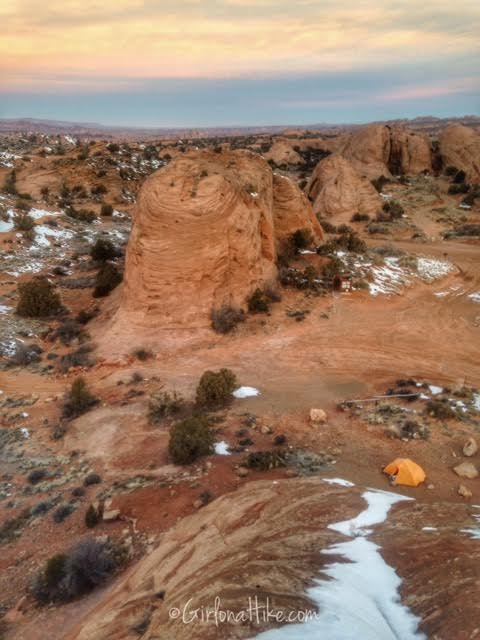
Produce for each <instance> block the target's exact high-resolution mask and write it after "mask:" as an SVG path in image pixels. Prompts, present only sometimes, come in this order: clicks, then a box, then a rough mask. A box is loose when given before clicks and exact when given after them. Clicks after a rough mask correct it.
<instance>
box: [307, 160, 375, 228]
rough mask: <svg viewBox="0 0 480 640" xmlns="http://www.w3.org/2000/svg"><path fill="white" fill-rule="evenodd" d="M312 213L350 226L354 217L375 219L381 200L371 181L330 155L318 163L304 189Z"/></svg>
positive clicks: (344, 161) (346, 163) (343, 161)
mask: <svg viewBox="0 0 480 640" xmlns="http://www.w3.org/2000/svg"><path fill="white" fill-rule="evenodd" d="M307 195H308V196H309V198H310V200H312V202H313V211H314V213H315V214H318V215H319V216H322V217H326V218H329V217H332V218H334V221H335V222H337V223H338V222H340V223H341V222H349V221H350V218H351V217H352V216H353V215H354V214H355V213H362V214H368V215H375V214H376V213H377V212H378V211H379V210H380V209H381V207H382V200H381V198H380V196H379V194H378V193H377V191H376V189H375V188H374V187H373V185H372V183H371V182H370V180H368V179H367V178H365V177H363V176H361V175H360V174H359V173H358V172H357V171H356V170H355V169H354V168H353V167H352V165H351V164H350V162H349V161H348V160H346V159H345V158H344V157H342V156H340V155H337V154H333V155H330V156H328V157H327V158H324V159H323V160H321V161H320V162H319V163H318V164H317V166H316V168H315V170H314V172H313V174H312V177H311V178H310V181H309V183H308V185H307Z"/></svg>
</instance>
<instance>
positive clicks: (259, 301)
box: [247, 288, 270, 313]
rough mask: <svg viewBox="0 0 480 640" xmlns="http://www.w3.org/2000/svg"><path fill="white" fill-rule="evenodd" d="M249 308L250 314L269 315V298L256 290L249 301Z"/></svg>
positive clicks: (259, 290)
mask: <svg viewBox="0 0 480 640" xmlns="http://www.w3.org/2000/svg"><path fill="white" fill-rule="evenodd" d="M247 306H248V310H249V312H250V313H268V310H269V309H270V304H269V300H268V298H267V296H266V295H265V293H264V292H263V291H262V290H261V289H258V288H257V289H255V291H254V292H253V293H252V295H251V296H250V297H249V298H248V300H247Z"/></svg>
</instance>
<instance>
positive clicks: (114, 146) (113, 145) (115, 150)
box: [107, 142, 120, 153]
mask: <svg viewBox="0 0 480 640" xmlns="http://www.w3.org/2000/svg"><path fill="white" fill-rule="evenodd" d="M107 149H108V150H109V151H110V153H118V152H119V151H120V146H119V145H118V144H117V143H116V142H109V143H108V144H107Z"/></svg>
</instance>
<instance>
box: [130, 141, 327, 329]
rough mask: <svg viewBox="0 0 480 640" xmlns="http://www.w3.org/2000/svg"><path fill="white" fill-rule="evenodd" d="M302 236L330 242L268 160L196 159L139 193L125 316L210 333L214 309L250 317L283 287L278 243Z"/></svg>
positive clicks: (228, 155) (190, 156)
mask: <svg viewBox="0 0 480 640" xmlns="http://www.w3.org/2000/svg"><path fill="white" fill-rule="evenodd" d="M277 226H278V233H277V229H276V227H277ZM299 227H300V228H301V227H308V228H310V230H311V231H312V233H313V235H314V237H315V238H316V240H317V241H318V240H320V239H321V229H320V227H319V225H318V222H317V221H316V220H315V219H314V217H313V214H312V209H311V206H310V204H309V203H308V201H307V200H306V199H305V198H304V197H303V195H302V194H301V192H300V190H299V189H298V187H296V185H294V184H293V183H291V182H290V181H289V180H287V179H285V180H283V179H279V178H275V179H274V176H273V172H272V170H271V168H270V166H269V165H268V163H267V162H265V160H264V159H263V158H261V156H259V155H256V154H254V153H251V152H248V151H228V152H222V153H215V152H213V151H192V152H189V153H187V154H185V155H183V156H181V157H179V158H177V159H175V160H174V161H172V162H171V163H170V164H169V165H168V166H167V167H165V168H163V169H161V170H160V171H158V172H156V173H154V174H153V175H152V176H150V177H149V178H148V179H147V180H146V182H145V184H144V186H143V187H142V189H141V191H140V194H139V197H138V202H137V208H136V214H135V219H134V224H133V229H132V234H131V237H130V240H129V244H128V248H127V255H126V265H125V280H124V286H123V296H122V302H121V307H120V311H119V313H120V314H126V313H127V314H131V318H130V319H131V321H132V322H133V323H134V324H135V323H140V324H155V325H159V326H162V327H164V328H166V327H172V328H178V327H200V326H207V325H208V324H209V318H210V313H211V310H212V308H218V307H221V306H222V305H233V306H239V307H243V306H245V301H246V299H247V297H248V296H249V295H250V294H251V293H252V291H253V290H254V289H255V288H257V287H262V286H263V285H265V284H266V283H268V282H269V281H271V280H272V279H274V278H275V277H276V273H277V272H276V265H275V261H276V246H277V242H278V241H281V240H282V239H283V238H284V237H285V235H286V234H288V233H293V231H295V230H296V229H298V228H299Z"/></svg>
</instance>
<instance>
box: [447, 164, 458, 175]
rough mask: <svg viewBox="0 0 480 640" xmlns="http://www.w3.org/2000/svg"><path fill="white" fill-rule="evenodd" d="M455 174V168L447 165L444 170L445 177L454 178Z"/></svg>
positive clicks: (456, 171) (456, 170)
mask: <svg viewBox="0 0 480 640" xmlns="http://www.w3.org/2000/svg"><path fill="white" fill-rule="evenodd" d="M457 173H458V169H457V167H454V166H452V165H451V164H450V165H448V167H446V168H445V175H446V176H454V175H455V174H457Z"/></svg>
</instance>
